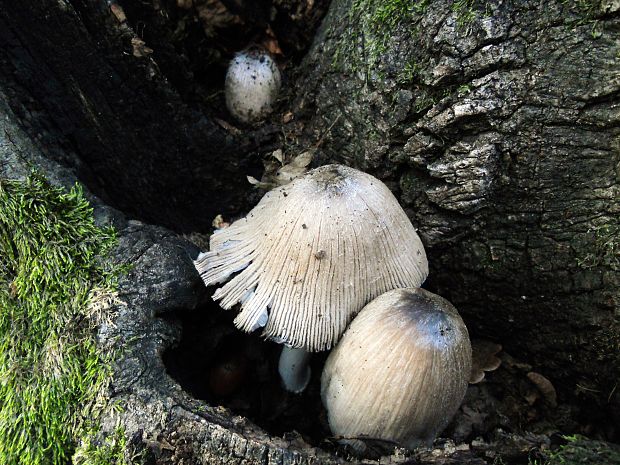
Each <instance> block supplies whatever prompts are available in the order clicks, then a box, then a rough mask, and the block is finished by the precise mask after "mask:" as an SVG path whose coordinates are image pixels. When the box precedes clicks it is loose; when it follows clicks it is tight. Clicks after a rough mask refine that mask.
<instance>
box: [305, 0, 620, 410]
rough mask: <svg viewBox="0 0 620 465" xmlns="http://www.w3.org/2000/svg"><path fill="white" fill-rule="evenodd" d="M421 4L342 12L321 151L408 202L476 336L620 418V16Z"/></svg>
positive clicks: (313, 132)
mask: <svg viewBox="0 0 620 465" xmlns="http://www.w3.org/2000/svg"><path fill="white" fill-rule="evenodd" d="M402 3H407V5H409V6H408V7H403V6H402ZM411 4H412V2H389V1H388V2H375V1H372V0H367V1H364V0H362V1H348V0H336V1H334V2H333V3H332V6H331V9H330V11H329V14H328V16H327V17H326V19H325V21H324V23H323V27H322V29H321V30H320V32H319V34H318V35H317V37H316V40H315V42H314V46H313V48H312V50H311V51H310V53H309V55H308V56H307V58H306V60H305V62H304V63H303V65H302V66H301V68H300V69H299V70H298V71H299V76H300V79H299V81H298V98H297V102H296V111H297V112H298V114H299V115H303V118H304V119H305V120H306V121H307V124H306V137H307V142H306V143H307V144H309V145H310V144H312V143H313V142H316V141H318V137H320V138H321V142H320V144H321V149H322V159H321V161H322V162H327V161H330V162H343V163H347V164H352V165H354V166H358V167H361V168H362V169H364V170H367V171H369V172H371V173H374V174H376V175H377V176H378V177H380V178H381V179H383V180H384V181H385V182H386V183H388V184H389V185H390V186H391V187H392V188H393V190H394V191H395V192H396V193H397V194H398V197H399V199H400V201H401V203H402V205H403V206H404V208H405V209H406V210H407V212H408V214H409V216H410V218H411V220H412V221H413V222H414V224H415V225H416V226H417V227H418V228H419V232H420V234H421V236H422V238H423V241H424V243H425V246H426V247H427V250H428V255H429V262H430V267H431V274H430V278H429V280H428V282H427V286H428V287H429V288H430V289H432V290H433V291H435V292H437V293H439V294H440V295H442V296H444V297H446V298H448V299H449V300H451V301H452V302H453V303H454V304H455V305H456V306H457V308H458V309H459V310H460V311H461V312H462V314H463V316H464V318H465V320H466V322H467V323H468V326H469V328H470V331H471V332H472V334H473V335H474V336H480V337H485V338H489V339H493V340H495V341H497V342H499V343H501V344H502V345H503V346H504V347H505V348H506V350H508V351H509V352H511V353H516V354H519V356H522V357H523V358H525V359H527V360H529V361H530V362H531V363H533V364H534V365H535V366H536V367H537V369H538V370H540V371H542V372H543V373H544V374H545V375H546V376H548V377H549V378H550V379H551V380H553V382H554V383H556V387H557V388H558V389H559V390H560V392H561V395H562V398H563V399H564V400H566V399H574V398H575V397H577V398H580V400H581V401H584V400H592V399H594V400H595V401H596V403H597V404H598V407H599V409H607V408H608V406H609V405H615V407H614V408H615V409H616V410H615V411H616V412H618V410H617V409H618V403H619V401H620V392H619V390H618V386H617V383H618V374H619V373H620V356H619V354H620V351H619V347H620V313H619V309H620V221H619V216H618V214H619V213H620V114H619V113H618V104H619V102H620V97H619V92H620V80H618V76H619V75H620V74H619V73H620V61H619V60H618V56H619V54H620V43H618V41H617V37H618V33H619V31H620V17H619V16H618V14H619V11H620V5H619V4H618V2H611V1H609V2H606V1H603V2H592V4H590V3H587V4H586V3H585V2H538V1H527V2H501V3H499V4H496V3H494V2H449V1H438V2H417V3H416V6H415V7H411ZM386 12H387V13H388V14H386ZM599 411H600V410H599ZM616 415H617V413H616Z"/></svg>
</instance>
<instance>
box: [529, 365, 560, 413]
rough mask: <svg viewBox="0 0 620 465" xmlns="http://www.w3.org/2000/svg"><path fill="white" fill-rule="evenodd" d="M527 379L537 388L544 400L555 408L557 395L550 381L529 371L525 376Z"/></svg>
mask: <svg viewBox="0 0 620 465" xmlns="http://www.w3.org/2000/svg"><path fill="white" fill-rule="evenodd" d="M527 377H528V379H529V380H530V381H531V382H532V383H534V385H535V386H536V387H537V388H538V390H539V391H540V393H541V394H542V395H543V397H544V398H545V401H546V402H547V403H548V404H549V405H550V406H551V407H557V405H558V395H557V393H556V391H555V388H554V387H553V384H551V381H549V380H548V379H547V378H545V377H544V376H543V375H541V374H540V373H536V372H535V371H530V372H529V373H528V374H527Z"/></svg>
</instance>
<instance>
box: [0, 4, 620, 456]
mask: <svg viewBox="0 0 620 465" xmlns="http://www.w3.org/2000/svg"><path fill="white" fill-rule="evenodd" d="M210 1H211V0H208V1H207V0H196V3H198V2H201V4H203V5H204V4H207V3H208V4H211V3H213V2H211V3H209V2H210ZM188 3H189V4H191V3H192V2H186V1H182V0H178V1H177V2H176V3H175V2H167V1H163V0H162V1H153V2H151V3H147V2H133V1H132V0H127V1H125V2H123V5H124V6H125V8H124V9H123V8H121V7H120V6H119V5H118V4H116V3H113V2H112V3H107V2H103V1H93V2H85V1H81V0H73V1H65V0H61V1H56V2H52V1H51V0H39V1H36V2H35V1H25V2H10V1H8V0H0V174H1V176H2V177H23V176H24V175H25V173H26V172H27V171H28V169H29V167H30V166H31V165H35V166H38V167H39V169H41V170H43V171H44V172H45V173H46V174H47V176H48V177H50V178H52V179H53V180H54V181H55V182H59V183H63V184H66V185H68V184H70V183H71V182H73V181H74V180H75V179H76V178H77V179H79V180H80V181H81V182H83V183H85V184H86V185H87V186H88V188H89V189H90V190H91V191H92V192H93V193H94V195H93V196H92V198H93V203H94V205H95V206H96V212H97V215H98V217H99V220H100V221H101V222H105V221H112V222H113V223H114V224H115V226H116V227H117V229H118V230H119V235H120V245H119V248H118V250H117V251H116V253H115V260H118V261H123V262H130V263H132V264H133V265H134V266H133V268H132V271H131V272H130V273H129V274H128V275H127V276H125V277H124V278H123V280H122V282H121V293H120V298H121V301H120V302H117V303H115V304H114V305H113V307H112V308H111V312H112V313H111V314H112V315H113V316H114V318H115V325H112V326H105V327H102V329H101V331H100V337H101V341H102V344H103V343H105V344H111V345H112V348H117V349H122V350H119V359H118V361H117V365H116V368H115V374H114V380H113V383H112V386H113V391H112V392H111V398H112V401H115V402H119V403H121V404H122V405H123V406H124V409H123V410H122V411H119V410H118V409H116V408H114V406H113V405H111V406H110V408H109V410H108V411H107V414H106V417H105V418H104V422H103V433H106V432H111V431H113V430H114V428H115V427H116V425H117V424H118V422H120V424H122V425H123V427H124V428H125V430H126V432H127V433H128V434H129V435H130V437H131V440H130V441H129V446H130V449H131V448H134V449H136V450H146V451H147V461H149V462H150V463H161V464H168V463H170V464H172V463H175V464H176V463H213V464H215V463H222V464H237V463H247V464H255V463H256V464H276V463H278V464H283V465H288V464H293V463H298V464H305V463H308V464H309V463H321V464H331V463H349V462H350V461H349V460H348V459H346V458H344V457H342V456H338V455H336V454H335V453H333V451H334V448H333V447H331V448H330V447H328V446H325V441H323V442H321V444H320V445H321V447H323V449H321V448H319V447H310V446H308V445H307V444H306V443H305V442H304V441H303V440H302V439H301V438H300V436H299V435H297V434H286V435H284V437H278V435H275V434H269V433H267V432H265V431H264V430H263V429H261V428H259V427H257V426H255V425H254V424H253V423H252V422H251V421H249V420H248V419H246V418H242V417H239V416H233V415H232V414H231V412H230V411H229V410H226V409H222V408H219V407H214V406H212V405H209V404H208V403H206V402H203V401H201V400H197V399H195V398H192V396H191V395H190V394H189V393H188V392H185V391H184V390H183V389H182V388H181V386H179V384H178V383H176V382H175V381H174V380H173V379H172V378H171V377H170V376H168V374H167V373H166V367H165V366H164V363H163V362H162V353H164V352H165V351H166V350H167V349H168V348H169V347H171V346H173V345H179V344H181V342H180V339H181V331H180V323H179V321H178V317H179V313H177V312H179V309H182V310H183V312H187V313H191V312H195V311H196V310H195V309H196V308H198V307H201V306H204V305H205V302H206V301H208V295H207V292H206V291H205V289H204V288H203V286H202V283H201V281H200V279H199V277H198V276H197V274H196V273H195V270H194V269H193V266H192V264H191V260H190V258H191V257H193V256H195V255H196V254H197V253H198V249H197V248H196V246H194V245H192V244H190V243H189V242H188V241H186V240H184V239H181V238H180V237H178V236H177V234H175V232H177V233H178V232H189V231H202V232H208V231H209V230H210V229H211V221H212V219H213V217H214V216H215V215H217V214H218V213H224V214H226V215H229V216H230V215H236V214H239V213H241V212H243V211H247V210H249V208H250V207H251V206H252V204H253V202H255V200H256V197H257V195H256V193H255V192H254V191H251V190H250V188H249V184H247V183H246V179H245V176H246V175H254V176H255V177H260V174H261V168H260V163H261V161H262V160H261V159H260V156H261V155H265V154H269V153H271V152H272V151H273V150H275V149H277V148H282V149H283V150H284V152H285V156H287V157H291V156H294V155H296V154H298V153H300V152H301V151H304V150H307V149H309V148H311V149H316V151H315V160H314V162H313V163H314V164H315V165H318V164H324V163H329V162H339V163H345V164H348V165H352V166H356V167H359V168H361V169H364V170H366V171H368V172H371V173H372V174H374V175H376V176H378V177H380V178H381V179H382V180H384V182H386V184H388V186H390V188H392V190H393V191H394V192H395V193H396V195H397V196H398V198H399V200H400V201H401V204H402V205H403V207H404V208H405V209H406V211H407V213H408V214H409V217H410V218H411V220H412V221H413V223H414V224H415V225H416V227H417V228H418V229H419V232H420V235H421V236H422V238H423V241H424V244H425V246H426V247H427V252H428V256H429V261H430V266H431V276H430V278H429V281H428V282H427V284H426V286H427V287H428V288H429V289H431V290H433V291H435V292H437V293H439V294H441V295H442V296H444V297H446V298H448V299H449V300H451V301H452V302H453V303H454V304H455V305H456V307H457V308H458V309H459V310H460V311H461V313H462V314H463V317H464V319H465V321H466V323H467V325H468V328H469V330H470V332H471V335H472V336H474V337H483V338H486V339H491V340H494V341H496V342H499V343H500V344H502V345H503V346H504V348H505V350H506V351H507V352H509V353H511V354H513V355H516V356H517V357H519V358H520V359H523V360H527V361H528V362H529V363H530V364H531V365H532V367H531V369H533V370H536V371H539V372H541V373H542V374H544V375H545V376H546V377H547V378H549V379H550V380H551V381H552V382H553V384H554V385H555V387H556V389H557V390H558V391H559V394H560V402H561V403H564V404H566V405H568V404H570V405H571V407H570V408H573V409H576V413H574V415H573V416H574V417H575V418H576V419H577V420H579V419H580V418H585V417H586V416H587V417H588V421H592V422H596V421H599V422H600V423H605V422H607V423H609V421H610V420H611V421H615V422H616V423H617V422H618V420H619V419H620V413H619V412H620V406H619V404H620V394H618V392H619V390H620V389H618V387H617V383H618V374H619V372H620V355H619V354H620V351H619V349H620V322H619V316H620V314H619V310H618V309H619V308H620V255H619V251H620V242H619V241H620V239H619V237H620V236H619V235H620V221H619V220H618V213H619V212H620V192H619V190H620V137H619V136H620V113H619V112H618V105H619V89H620V79H619V76H620V66H619V65H618V56H619V54H620V44H619V43H618V41H617V37H618V33H619V32H620V14H619V11H620V4H619V3H618V2H616V1H612V0H604V1H602V2H600V3H599V4H597V5H594V4H590V3H588V2H564V1H557V2H545V3H543V2H536V1H522V2H500V3H498V4H495V3H494V2H487V3H483V2H475V1H462V2H451V1H443V0H440V1H436V2H428V1H420V2H417V3H416V2H400V1H391V0H390V1H382V2H379V1H374V0H334V1H333V2H332V4H331V6H330V7H329V11H328V14H327V16H326V17H325V19H324V21H323V23H322V26H321V27H320V29H319V31H318V33H317V35H316V37H315V39H314V43H313V45H312V47H311V49H310V50H309V51H308V53H307V54H306V56H305V58H304V59H303V61H300V60H301V57H302V54H303V53H304V50H305V48H304V47H305V45H306V43H305V42H304V41H307V40H308V39H309V37H311V35H312V34H311V32H309V31H313V26H314V25H315V24H318V21H319V19H320V17H321V15H320V14H319V12H320V11H322V10H321V8H322V7H325V8H326V5H327V2H325V1H323V2H319V1H316V2H310V1H302V0H290V1H289V0H279V1H278V0H274V1H273V2H270V1H264V2H256V3H255V5H254V3H252V5H254V6H252V8H258V10H256V11H257V12H256V13H253V14H251V15H250V14H246V15H241V16H240V17H241V20H243V21H246V24H250V25H251V27H250V28H249V29H248V31H249V32H247V34H248V35H247V36H243V40H246V39H247V41H248V42H251V41H252V40H255V38H253V35H255V34H257V32H256V31H258V30H262V29H260V28H261V27H263V26H264V24H263V22H264V21H268V20H269V18H271V17H274V16H273V11H275V12H276V13H277V14H275V19H273V21H274V22H273V23H272V24H271V26H272V32H271V33H270V34H268V37H267V39H265V38H264V37H263V38H262V39H261V40H271V41H272V42H271V44H272V46H274V47H275V45H274V44H276V45H278V47H281V49H282V50H283V51H284V53H285V54H288V55H287V57H286V60H285V62H286V63H285V65H286V68H287V70H289V73H288V74H289V78H288V90H286V91H285V95H284V97H283V98H282V99H281V101H280V103H279V107H278V110H277V111H276V113H275V114H274V116H273V117H272V118H271V119H270V120H269V121H268V122H267V123H265V124H263V125H261V126H253V127H250V126H247V127H245V126H241V127H235V123H234V122H232V121H230V118H229V117H228V115H227V114H226V112H225V111H224V110H223V98H222V95H221V92H219V91H218V90H217V88H218V86H221V84H222V82H221V81H222V80H223V79H222V78H223V67H222V66H223V65H222V63H223V62H225V61H226V60H225V59H224V58H225V55H226V53H228V52H229V51H230V50H229V48H232V47H233V45H234V46H238V42H240V41H241V39H239V37H233V38H230V37H228V36H227V34H226V33H221V34H220V35H218V33H217V32H216V33H214V34H215V35H214V36H213V37H211V38H208V40H207V39H205V36H204V34H205V33H204V31H203V30H202V29H200V31H199V32H197V30H196V29H192V28H193V26H187V27H188V29H184V30H183V31H182V34H181V35H182V36H183V39H182V40H180V39H178V35H179V25H180V24H181V23H183V24H193V23H191V21H190V19H191V18H190V16H187V15H190V13H183V14H180V16H178V17H175V18H172V15H173V14H178V12H177V13H174V12H175V11H177V10H175V8H177V4H178V5H182V4H183V5H185V4H188ZM250 3H251V2H250ZM222 4H226V5H229V6H230V7H231V10H232V9H233V6H232V5H233V4H236V5H237V7H238V6H239V5H243V4H244V2H243V1H241V2H232V1H225V2H222ZM248 5H249V3H248ZM311 5H315V10H314V11H313V12H311V13H307V16H306V17H305V18H306V19H305V20H304V19H303V18H304V16H303V15H302V14H301V13H299V12H301V11H305V12H308V11H310V10H311ZM194 6H195V5H194ZM179 8H180V7H179ZM192 11H193V10H192ZM253 11H254V10H253ZM265 11H269V12H271V13H269V14H267V13H265V14H267V16H264V14H263V13H264V12H265ZM282 12H286V14H287V15H289V16H290V18H292V19H289V20H288V21H289V22H288V23H287V22H286V21H284V20H282V17H284V16H286V15H283V13H282ZM293 12H295V14H293ZM281 13H282V14H281ZM192 14H193V13H192ZM270 15H271V16H270ZM278 15H280V16H278ZM287 17H288V16H287ZM261 18H262V19H261ZM264 18H267V19H264ZM299 18H302V19H299ZM173 19H174V21H173ZM228 19H230V18H228ZM228 19H227V20H228ZM213 21H214V20H213V18H212V17H209V18H208V21H207V23H208V24H210V25H212V24H214V22H213ZM234 21H239V19H238V18H237V19H234ZM278 21H283V22H278ZM291 21H293V22H295V21H296V22H295V28H294V29H293V30H294V34H293V36H294V40H293V39H290V42H287V41H286V40H285V39H284V38H282V37H280V41H279V42H277V41H276V42H273V40H275V39H277V38H278V37H275V38H274V34H275V36H277V35H278V34H284V32H283V31H285V30H286V25H287V24H288V25H290V24H291ZM304 21H306V22H304ZM235 24H236V26H234V27H231V29H226V31H235V32H238V31H240V30H241V29H243V28H240V26H239V24H238V23H235ZM235 27H236V28H237V29H234V28H235ZM274 31H275V32H274ZM201 34H203V35H201ZM196 37H199V38H200V40H197V41H195V42H192V41H194V39H195V38H196ZM223 38H226V39H223ZM219 39H221V41H220V42H218V40H219ZM228 40H229V41H230V42H227V41H228ZM218 54H220V55H218ZM214 56H216V57H219V58H213V57H214ZM205 57H211V58H212V59H213V61H212V62H210V64H209V65H208V66H207V65H202V64H201V61H200V60H202V59H203V58H205ZM223 57H224V58H223ZM211 58H210V59H211ZM108 204H109V205H111V206H112V207H116V208H118V209H119V210H121V211H122V213H121V212H119V211H117V210H115V209H113V208H110V207H108V206H107V205H108ZM129 218H137V219H139V220H142V221H145V222H150V223H155V224H157V225H161V226H165V227H167V228H170V229H172V230H174V231H175V232H172V231H170V230H167V229H164V228H161V227H159V226H149V225H146V224H144V223H142V222H139V221H133V220H130V219H129ZM203 310H204V308H203ZM181 313H182V312H181ZM209 344H210V342H209V341H207V342H205V345H206V346H209ZM580 412H582V413H580ZM580 415H583V416H582V417H580ZM584 421H585V420H584ZM612 424H613V423H612ZM498 425H499V426H504V425H502V424H501V422H499V423H498ZM596 432H597V433H598V432H599V431H598V430H597V431H596ZM601 434H602V433H601ZM617 434H618V432H617V431H611V432H610V433H608V435H607V438H609V439H613V438H617ZM508 436H510V435H508V434H506V435H505V434H504V433H501V432H500V434H499V436H496V441H495V442H493V443H492V444H490V445H489V444H486V445H484V446H481V445H480V442H477V445H474V443H473V442H472V443H471V444H466V445H465V446H464V447H461V448H458V447H457V448H455V447H454V446H453V445H450V443H446V444H444V445H443V446H442V447H440V448H439V449H437V450H435V451H421V452H418V453H415V454H413V455H403V454H401V453H398V452H397V453H396V454H395V455H392V457H391V459H390V460H392V462H391V463H412V461H415V460H419V461H420V462H421V463H446V464H448V463H471V464H481V463H484V461H483V459H482V458H481V457H485V458H487V459H488V458H489V457H493V456H500V457H501V456H502V453H505V454H506V455H505V456H507V457H515V460H516V457H518V458H519V459H524V458H525V457H527V455H528V453H529V451H530V450H531V449H532V448H533V447H536V448H540V447H541V445H542V446H545V447H546V446H547V445H548V444H547V443H548V439H547V438H541V437H538V436H528V435H525V436H524V437H518V438H516V439H515V438H512V437H511V438H510V439H507V438H508ZM491 452H492V454H494V455H491ZM510 454H512V455H510ZM352 461H353V462H355V463H357V461H356V460H352ZM369 463H371V462H369ZM372 463H375V462H372Z"/></svg>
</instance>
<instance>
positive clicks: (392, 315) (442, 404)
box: [321, 289, 471, 453]
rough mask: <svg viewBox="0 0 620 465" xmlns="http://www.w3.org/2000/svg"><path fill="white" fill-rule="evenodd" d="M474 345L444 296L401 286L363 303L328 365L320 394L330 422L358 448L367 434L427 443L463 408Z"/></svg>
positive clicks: (405, 443) (401, 441) (410, 444)
mask: <svg viewBox="0 0 620 465" xmlns="http://www.w3.org/2000/svg"><path fill="white" fill-rule="evenodd" d="M470 370H471V345H470V342H469V335H468V332H467V328H466V327H465V324H464V323H463V320H462V319H461V317H460V316H459V314H458V312H457V310H456V309H455V308H454V306H452V304H451V303H450V302H448V301H447V300H446V299H444V298H442V297H440V296H438V295H435V294H432V293H431V292H428V291H426V290H424V289H395V290H392V291H389V292H387V293H385V294H383V295H381V296H379V297H378V298H376V299H375V300H373V301H372V302H370V303H369V304H368V305H366V307H364V308H363V309H362V310H361V311H360V313H359V314H358V315H357V316H356V317H355V319H354V320H353V321H352V322H351V324H350V325H349V328H348V329H347V330H346V332H345V333H344V335H343V336H342V339H341V340H340V342H339V343H338V344H337V345H336V347H335V348H334V350H333V351H332V352H331V354H330V355H329V357H328V358H327V361H326V363H325V366H324V369H323V374H322V377H321V398H322V400H323V405H324V406H325V408H326V409H327V414H328V421H329V426H330V429H331V430H332V432H333V433H334V435H336V436H338V437H341V438H342V440H343V442H344V443H346V444H348V445H350V446H351V447H352V448H353V449H354V450H355V451H357V452H358V453H361V452H364V450H365V444H364V442H363V439H364V438H367V439H374V440H377V439H379V440H383V441H386V442H391V443H396V444H399V445H401V446H404V447H406V448H409V449H411V448H413V447H416V446H418V445H420V444H429V443H431V442H432V441H433V439H434V438H435V436H436V435H437V434H438V433H439V432H441V431H442V430H443V429H444V428H445V427H446V425H447V424H448V422H449V421H450V419H451V418H452V416H453V415H454V413H455V412H456V410H457V409H458V407H459V405H460V403H461V401H462V400H463V397H464V395H465V391H466V389H467V382H468V380H469V375H470Z"/></svg>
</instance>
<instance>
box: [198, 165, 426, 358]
mask: <svg viewBox="0 0 620 465" xmlns="http://www.w3.org/2000/svg"><path fill="white" fill-rule="evenodd" d="M195 265H196V268H197V270H198V271H199V273H200V275H201V277H202V279H203V280H204V282H205V284H206V285H211V284H215V283H223V282H225V281H227V280H229V279H230V278H231V276H232V275H233V274H234V273H238V274H237V275H235V276H234V277H232V279H230V280H229V281H228V282H227V283H226V284H225V285H224V286H222V287H221V288H219V289H217V291H216V292H215V294H214V295H213V298H214V299H216V300H219V301H220V305H221V306H222V307H223V308H225V309H229V308H231V307H233V306H234V305H235V304H236V303H238V302H240V303H241V311H240V312H239V314H238V315H237V317H236V319H235V325H236V326H237V327H238V328H240V329H242V330H244V331H248V332H249V331H254V330H256V329H258V328H260V327H263V326H264V330H263V334H264V336H265V337H267V338H271V339H274V340H276V341H279V342H282V343H285V344H286V345H288V346H290V347H294V348H303V349H305V350H307V351H321V350H327V349H329V348H331V347H332V346H333V345H334V344H335V343H336V342H337V341H338V339H339V338H340V336H341V334H342V332H343V331H344V329H345V328H346V326H347V324H348V323H349V321H350V320H351V318H352V317H353V316H354V315H355V314H356V313H357V312H358V311H359V310H360V309H361V308H362V307H363V306H364V305H365V304H366V303H368V302H369V301H371V300H372V299H374V298H375V297H377V296H379V295H380V294H382V293H384V292H386V291H388V290H391V289H395V288H403V287H417V286H419V285H420V284H422V282H423V281H424V279H425V278H426V276H427V274H428V263H427V260H426V254H425V252H424V247H423V246H422V242H421V241H420V238H419V237H418V235H417V234H416V232H415V229H414V228H413V226H412V224H411V222H410V221H409V219H408V218H407V215H406V214H405V212H404V211H403V210H402V208H401V207H400V205H399V204H398V201H397V200H396V198H395V197H394V195H393V194H392V193H391V192H390V190H389V189H388V188H387V186H385V185H384V184H383V183H382V182H381V181H379V180H378V179H376V178H374V177H373V176H371V175H369V174H366V173H363V172H361V171H358V170H355V169H353V168H349V167H346V166H341V165H327V166H323V167H320V168H317V169H314V170H312V171H310V172H308V173H306V174H305V175H304V176H302V177H300V178H297V179H295V180H294V181H293V182H291V183H290V184H288V185H286V186H282V187H279V188H276V189H274V190H272V191H270V192H268V193H267V194H266V195H265V196H264V197H263V198H262V199H261V201H260V202H259V203H258V205H257V206H256V207H255V208H254V209H253V210H252V211H250V213H249V214H248V215H247V216H246V217H245V218H242V219H240V220H238V221H236V222H234V223H233V224H232V225H231V226H230V227H228V228H226V229H222V230H219V231H216V232H215V233H214V234H213V236H212V237H211V241H210V250H209V252H206V253H203V254H201V255H200V256H199V257H198V259H197V260H196V261H195Z"/></svg>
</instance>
